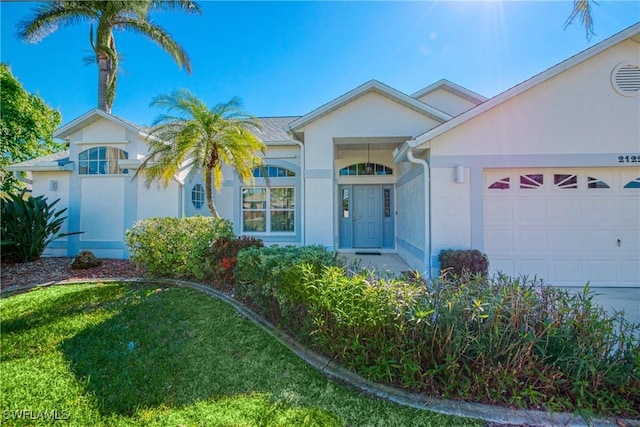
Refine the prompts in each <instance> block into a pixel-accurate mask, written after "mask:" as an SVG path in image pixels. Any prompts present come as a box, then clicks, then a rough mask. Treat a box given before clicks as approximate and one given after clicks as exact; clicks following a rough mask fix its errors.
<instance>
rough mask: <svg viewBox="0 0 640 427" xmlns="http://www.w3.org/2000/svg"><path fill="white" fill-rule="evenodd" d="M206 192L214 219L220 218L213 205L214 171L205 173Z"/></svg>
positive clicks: (208, 205)
mask: <svg viewBox="0 0 640 427" xmlns="http://www.w3.org/2000/svg"><path fill="white" fill-rule="evenodd" d="M204 191H205V193H206V194H207V207H208V208H209V211H210V212H211V216H213V217H214V218H220V214H218V210H217V209H216V205H215V204H214V203H213V171H211V170H206V171H205V172H204Z"/></svg>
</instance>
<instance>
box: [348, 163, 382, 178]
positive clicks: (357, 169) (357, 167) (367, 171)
mask: <svg viewBox="0 0 640 427" xmlns="http://www.w3.org/2000/svg"><path fill="white" fill-rule="evenodd" d="M340 175H342V176H345V175H393V169H391V168H389V167H387V166H385V165H380V164H378V163H356V164H354V165H350V166H347V167H345V168H342V169H340Z"/></svg>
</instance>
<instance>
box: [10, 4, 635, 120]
mask: <svg viewBox="0 0 640 427" xmlns="http://www.w3.org/2000/svg"><path fill="white" fill-rule="evenodd" d="M200 4H201V6H202V10H203V13H202V15H201V16H197V15H187V14H183V13H168V12H165V13H162V14H155V15H152V16H151V18H152V19H153V20H154V21H156V22H157V23H159V24H160V25H162V26H163V27H165V28H166V29H167V30H168V31H169V32H170V33H171V34H172V35H173V36H174V38H175V39H176V40H177V41H178V42H179V43H180V44H181V45H182V46H184V48H185V49H186V51H187V52H188V53H189V55H190V57H191V61H192V65H193V74H191V75H189V74H188V73H186V72H185V71H183V70H180V69H178V67H177V65H175V63H174V62H173V60H172V59H171V58H170V57H169V56H168V55H166V54H165V53H164V52H163V51H162V50H161V49H160V48H158V47H157V46H155V45H154V44H152V43H151V42H149V41H147V40H146V39H144V38H143V37H141V36H138V35H136V34H130V33H126V32H118V33H117V34H116V43H117V47H118V51H119V52H120V54H121V55H123V56H124V59H123V60H122V61H121V72H120V76H119V84H118V91H117V95H116V100H115V103H114V106H113V111H112V112H113V114H116V115H118V116H120V117H122V118H124V119H127V120H129V121H132V122H135V123H138V124H143V125H147V124H150V122H151V121H152V120H153V118H154V117H156V116H157V115H158V114H159V113H160V111H159V110H157V109H152V108H150V107H149V102H150V101H151V99H152V98H153V97H154V96H155V95H158V94H160V93H165V92H169V91H171V90H174V89H178V88H187V89H189V90H191V91H192V92H194V93H195V94H196V95H198V96H199V97H201V98H202V99H204V100H205V101H206V102H207V103H208V104H209V105H213V104H216V103H218V102H226V101H228V100H229V99H230V98H231V97H233V96H239V97H240V98H241V99H242V100H243V105H244V109H245V110H246V111H247V112H248V113H250V114H253V115H256V116H260V117H267V116H285V115H304V114H306V113H308V112H310V111H312V110H314V109H316V108H318V107H320V106H322V105H323V104H325V103H327V102H330V101H331V100H333V99H335V98H336V97H338V96H340V95H342V94H344V93H346V92H348V91H350V90H351V89H354V88H355V87H357V86H359V85H361V84H362V83H365V82H366V81H369V80H371V79H376V80H379V81H381V82H382V83H385V84H387V85H389V86H391V87H393V88H395V89H398V90H400V91H402V92H404V93H406V94H409V95H410V94H412V93H414V92H416V91H418V90H420V89H422V88H423V87H426V86H428V85H430V84H431V83H434V82H435V81H437V80H440V79H442V78H445V79H448V80H451V81H453V82H454V83H457V84H459V85H461V86H464V87H466V88H468V89H470V90H473V91H475V92H477V93H479V94H481V95H484V96H486V97H492V96H495V95H497V94H499V93H501V92H503V91H505V90H507V89H509V88H510V87H512V86H514V85H516V84H518V83H520V82H522V81H524V80H526V79H528V78H530V77H532V76H534V75H536V74H538V73H540V72H542V71H544V70H546V69H547V68H549V67H552V66H554V65H555V64H557V63H559V62H561V61H563V60H565V59H567V58H569V57H571V56H573V55H575V54H577V53H579V52H581V51H583V50H585V49H587V48H589V47H590V46H593V45H594V44H596V43H598V42H600V41H602V40H604V39H606V38H608V37H610V36H612V35H614V34H616V33H618V32H620V31H621V30H623V29H625V28H627V27H629V26H631V25H633V24H635V23H636V22H638V21H640V2H638V1H606V0H600V1H599V2H598V5H596V6H594V10H593V17H594V21H595V32H596V35H595V36H594V37H593V38H592V39H591V40H590V41H589V40H587V39H586V37H585V31H584V29H583V28H582V27H581V25H580V23H578V22H577V23H574V24H573V25H571V26H570V27H569V28H567V29H566V30H565V29H564V23H565V20H566V18H567V17H568V16H569V14H570V12H571V9H572V4H573V1H572V0H563V1H469V2H462V1H431V2H383V1H379V2H267V1H264V2H209V1H204V2H200ZM34 5H35V3H32V2H4V1H3V2H2V3H0V14H1V15H0V16H1V24H2V25H1V33H0V36H1V50H0V58H1V60H2V62H6V63H8V64H9V65H10V66H11V69H12V71H13V74H14V75H15V76H16V77H17V78H18V79H19V80H20V81H21V83H22V84H23V86H24V87H25V88H26V89H27V90H28V91H30V92H37V93H38V94H39V95H40V96H41V97H42V98H44V100H45V101H46V102H47V103H48V104H49V105H51V106H52V107H54V108H58V109H59V110H60V111H61V113H62V116H63V122H64V123H66V122H69V121H71V120H73V119H74V118H76V117H78V116H80V115H81V114H84V113H85V112H87V111H89V110H90V109H92V108H94V107H95V106H96V105H97V89H96V86H97V67H96V66H95V64H92V65H85V64H84V63H83V61H82V59H83V58H84V57H87V56H90V55H91V50H90V49H91V48H90V44H89V24H86V23H84V24H77V25H74V26H72V27H66V28H60V29H58V30H57V31H56V32H54V33H53V34H51V35H49V36H48V37H46V38H44V39H43V40H42V41H40V42H39V43H38V44H26V43H24V42H22V41H19V40H18V39H17V38H16V36H15V33H16V30H15V26H16V24H17V22H19V21H20V20H22V19H24V18H25V17H28V16H30V15H31V10H32V9H33V7H34Z"/></svg>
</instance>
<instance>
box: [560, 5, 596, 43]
mask: <svg viewBox="0 0 640 427" xmlns="http://www.w3.org/2000/svg"><path fill="white" fill-rule="evenodd" d="M592 4H598V3H596V2H595V1H594V0H573V10H572V11H571V15H569V17H568V18H567V21H566V22H565V24H564V28H565V29H566V28H567V27H568V26H569V25H571V24H572V23H573V21H574V20H575V19H576V18H578V17H580V21H582V26H583V27H584V29H585V31H586V36H587V40H591V37H592V36H593V35H594V34H595V32H594V26H593V18H592V17H591V5H592Z"/></svg>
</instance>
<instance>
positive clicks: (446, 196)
mask: <svg viewBox="0 0 640 427" xmlns="http://www.w3.org/2000/svg"><path fill="white" fill-rule="evenodd" d="M454 173H455V170H454V169H450V168H432V169H431V214H432V234H431V238H432V250H433V253H434V254H435V255H438V254H439V253H440V251H442V250H443V249H467V248H470V247H471V186H470V183H469V178H470V176H469V169H465V180H464V183H461V184H459V183H456V182H455V176H454ZM434 273H436V274H437V273H438V272H437V271H436V272H434Z"/></svg>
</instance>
